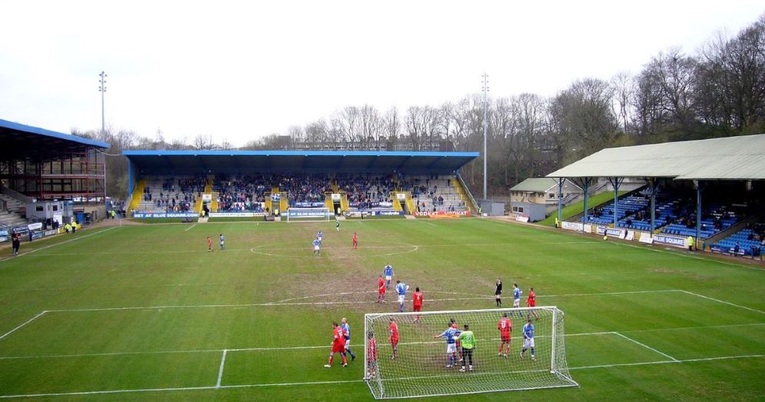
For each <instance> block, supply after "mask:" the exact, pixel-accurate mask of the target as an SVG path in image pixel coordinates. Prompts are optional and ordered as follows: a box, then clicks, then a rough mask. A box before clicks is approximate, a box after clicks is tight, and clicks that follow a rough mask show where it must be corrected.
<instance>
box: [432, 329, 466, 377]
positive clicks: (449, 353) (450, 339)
mask: <svg viewBox="0 0 765 402" xmlns="http://www.w3.org/2000/svg"><path fill="white" fill-rule="evenodd" d="M459 336H460V330H459V329H457V328H455V327H454V326H452V323H449V327H448V328H446V330H445V331H444V332H441V333H440V334H438V335H435V336H434V338H444V339H446V368H452V367H454V366H456V365H457V338H459Z"/></svg>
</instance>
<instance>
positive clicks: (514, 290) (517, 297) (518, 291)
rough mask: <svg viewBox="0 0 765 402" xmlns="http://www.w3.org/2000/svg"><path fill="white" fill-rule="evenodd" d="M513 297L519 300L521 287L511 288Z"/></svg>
mask: <svg viewBox="0 0 765 402" xmlns="http://www.w3.org/2000/svg"><path fill="white" fill-rule="evenodd" d="M513 299H515V300H521V288H515V289H513Z"/></svg>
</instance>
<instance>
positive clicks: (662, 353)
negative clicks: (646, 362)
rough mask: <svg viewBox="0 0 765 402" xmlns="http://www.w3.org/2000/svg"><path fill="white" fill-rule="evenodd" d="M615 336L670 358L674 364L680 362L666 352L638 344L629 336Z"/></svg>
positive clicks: (616, 333)
mask: <svg viewBox="0 0 765 402" xmlns="http://www.w3.org/2000/svg"><path fill="white" fill-rule="evenodd" d="M614 334H615V335H618V336H621V337H622V338H624V339H626V340H628V341H630V342H634V343H637V344H638V345H640V346H642V347H644V348H646V349H648V350H652V351H654V352H656V353H658V354H660V355H662V356H664V357H666V358H668V359H670V360H672V361H674V362H679V360H677V359H675V358H674V357H672V356H670V355H668V354H666V353H664V352H662V351H660V350H657V349H655V348H652V347H650V346H648V345H646V344H644V343H641V342H638V341H636V340H634V339H632V338H630V337H629V336H626V335H623V334H620V333H618V332H614Z"/></svg>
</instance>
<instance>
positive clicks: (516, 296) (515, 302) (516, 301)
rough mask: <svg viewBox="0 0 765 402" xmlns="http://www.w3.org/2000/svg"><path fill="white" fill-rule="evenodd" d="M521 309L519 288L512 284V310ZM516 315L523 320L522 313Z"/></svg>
mask: <svg viewBox="0 0 765 402" xmlns="http://www.w3.org/2000/svg"><path fill="white" fill-rule="evenodd" d="M519 307H521V288H519V287H518V284H517V283H514V284H513V308H519ZM518 314H520V315H521V318H523V313H522V312H520V311H519V312H518Z"/></svg>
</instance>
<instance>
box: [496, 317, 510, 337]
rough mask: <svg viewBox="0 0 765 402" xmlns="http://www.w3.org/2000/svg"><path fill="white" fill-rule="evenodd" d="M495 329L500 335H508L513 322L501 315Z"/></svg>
mask: <svg viewBox="0 0 765 402" xmlns="http://www.w3.org/2000/svg"><path fill="white" fill-rule="evenodd" d="M497 329H498V330H499V333H500V335H501V336H503V337H509V336H510V332H512V330H513V322H512V321H510V319H509V318H507V317H502V318H500V320H499V322H498V323H497Z"/></svg>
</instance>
